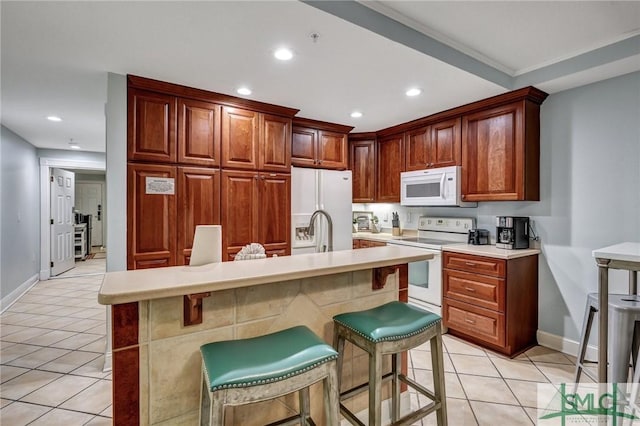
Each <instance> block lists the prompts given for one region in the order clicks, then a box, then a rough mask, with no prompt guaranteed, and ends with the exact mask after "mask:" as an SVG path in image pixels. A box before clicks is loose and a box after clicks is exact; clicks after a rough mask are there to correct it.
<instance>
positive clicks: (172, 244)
mask: <svg viewBox="0 0 640 426" xmlns="http://www.w3.org/2000/svg"><path fill="white" fill-rule="evenodd" d="M128 173H129V178H128V196H127V199H128V203H127V213H128V214H127V220H128V223H127V243H128V255H127V269H145V268H159V267H163V266H175V265H188V264H189V258H190V256H191V247H192V244H193V236H194V234H195V229H196V226H197V225H219V224H220V170H219V169H209V168H200V167H175V166H164V165H151V164H137V163H129V165H128ZM155 178H162V179H173V183H174V186H173V193H166V194H162V193H158V187H159V186H161V185H163V184H164V183H165V182H163V181H157V182H155V183H154V182H153V181H152V180H153V179H155ZM154 185H156V189H154Z"/></svg>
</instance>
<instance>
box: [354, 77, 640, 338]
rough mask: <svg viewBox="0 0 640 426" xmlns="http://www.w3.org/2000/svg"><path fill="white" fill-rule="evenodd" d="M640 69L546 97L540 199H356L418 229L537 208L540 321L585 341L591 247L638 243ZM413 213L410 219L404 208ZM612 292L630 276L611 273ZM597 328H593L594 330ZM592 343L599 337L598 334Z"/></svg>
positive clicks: (490, 221)
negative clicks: (459, 203) (450, 219)
mask: <svg viewBox="0 0 640 426" xmlns="http://www.w3.org/2000/svg"><path fill="white" fill-rule="evenodd" d="M639 121H640V73H638V72H636V73H632V74H627V75H624V76H621V77H616V78H613V79H609V80H605V81H601V82H599V83H594V84H590V85H587V86H582V87H579V88H575V89H571V90H567V91H564V92H560V93H557V94H554V95H551V96H549V97H548V98H547V100H546V101H545V102H544V104H542V109H541V136H540V145H541V146H540V155H541V159H540V172H541V173H540V175H541V178H540V185H541V188H540V197H541V199H540V201H539V202H493V203H479V204H478V207H477V208H471V209H469V208H437V207H436V208H424V207H422V208H419V207H411V208H408V207H401V206H399V205H398V204H354V205H353V208H354V210H363V209H364V210H372V211H374V212H375V213H376V214H377V215H378V216H379V218H380V220H381V221H382V225H383V227H390V226H391V224H390V223H391V222H390V221H389V222H384V221H383V216H384V215H385V214H388V212H390V211H398V212H400V219H401V225H402V227H403V228H406V229H415V228H416V217H417V216H419V215H432V216H454V217H463V216H464V217H474V218H476V219H477V227H479V228H486V229H488V230H490V231H491V234H492V237H493V238H495V216H500V215H509V216H530V217H531V219H532V220H533V226H534V229H535V231H536V233H537V234H538V235H539V236H540V237H541V244H542V245H541V249H542V255H541V256H540V262H539V274H540V277H539V299H540V300H539V313H540V315H539V329H540V330H542V331H545V332H548V333H551V334H554V335H557V336H563V337H566V338H568V339H571V340H578V338H579V335H580V329H581V327H582V319H583V313H584V304H585V302H586V295H587V293H589V292H594V291H597V268H596V265H595V261H594V259H593V258H592V256H591V252H592V251H593V250H594V249H597V248H600V247H605V246H608V245H612V244H616V243H618V242H623V241H638V242H640V125H639V124H638V123H639ZM408 212H410V213H412V216H413V218H412V221H411V222H407V220H406V213H408ZM610 277H611V285H612V287H611V288H612V289H613V290H614V291H627V282H628V278H627V277H628V275H627V274H626V273H624V272H622V271H612V272H610ZM593 334H596V333H593ZM592 341H593V340H592Z"/></svg>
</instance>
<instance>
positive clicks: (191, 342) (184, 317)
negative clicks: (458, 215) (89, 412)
mask: <svg viewBox="0 0 640 426" xmlns="http://www.w3.org/2000/svg"><path fill="white" fill-rule="evenodd" d="M431 257H432V255H431V254H429V253H425V251H423V250H419V249H414V248H410V247H399V246H389V247H375V248H369V249H361V250H345V251H337V252H330V253H315V254H303V255H298V256H286V257H277V258H268V259H256V260H250V261H243V262H225V263H215V264H209V265H204V266H198V267H188V266H176V267H169V268H157V269H147V270H135V271H123V272H110V273H107V274H106V275H105V278H104V281H103V284H102V287H101V289H100V292H99V295H98V301H99V302H100V303H102V304H105V305H112V317H113V331H112V341H113V419H114V424H118V425H130V424H131V425H135V424H185V425H187V424H193V425H195V424H197V421H198V407H199V398H200V380H201V376H200V362H201V361H200V353H199V348H200V345H202V344H204V343H208V342H213V341H219V340H228V339H240V338H247V337H254V336H259V335H263V334H267V333H271V332H274V331H278V330H282V329H285V328H288V327H292V326H295V325H306V326H307V327H309V328H310V329H311V330H313V331H314V332H315V333H316V334H318V335H319V336H321V337H322V338H323V339H324V340H325V341H327V342H329V343H331V342H332V339H333V322H332V317H333V316H334V315H336V314H339V313H343V312H349V311H355V310H362V309H369V308H372V307H374V306H377V305H381V304H383V303H386V302H389V301H392V300H398V298H399V295H400V296H401V294H402V293H401V292H402V291H404V292H406V285H407V282H406V281H407V267H406V264H407V263H409V262H415V261H419V260H428V259H430V258H431ZM400 298H401V299H402V298H403V297H400ZM387 364H388V362H387ZM367 368H368V360H367V356H366V354H365V353H364V352H360V351H359V350H354V349H353V348H352V347H351V346H349V347H348V348H347V350H346V353H345V360H344V367H343V382H342V385H343V387H344V388H348V387H351V386H352V385H353V384H360V383H364V382H366V381H367V377H368V376H367V374H368V373H367ZM311 399H312V407H311V408H312V415H313V416H314V418H315V419H316V421H317V422H318V423H319V424H323V423H322V420H323V413H322V411H323V410H322V393H321V386H320V385H319V384H316V385H314V386H313V387H312V389H311ZM296 406H297V397H296V396H295V395H289V396H287V397H285V398H281V399H279V400H277V401H270V402H264V403H258V404H253V405H250V406H242V407H234V408H232V409H229V411H228V413H227V417H228V419H229V423H228V424H237V425H243V426H244V425H254V424H265V423H268V422H271V421H274V420H276V419H279V418H282V417H286V416H287V415H290V414H291V411H292V409H293V408H295V407H296ZM349 406H350V407H349V408H351V409H352V410H353V411H356V412H357V411H359V410H362V409H365V408H366V407H367V395H366V394H362V395H360V397H359V398H354V400H352V401H349Z"/></svg>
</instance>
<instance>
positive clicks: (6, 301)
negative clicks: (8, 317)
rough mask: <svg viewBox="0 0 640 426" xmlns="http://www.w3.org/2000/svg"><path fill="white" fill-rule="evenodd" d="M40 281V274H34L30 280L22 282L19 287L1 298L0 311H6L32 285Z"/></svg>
mask: <svg viewBox="0 0 640 426" xmlns="http://www.w3.org/2000/svg"><path fill="white" fill-rule="evenodd" d="M37 282H38V274H34V275H33V276H31V277H29V279H28V280H26V281H25V282H23V283H22V284H20V286H19V287H18V288H16V289H15V290H13V291H12V292H11V293H9V294H7V295H6V296H4V297H3V298H2V300H0V312H4V311H6V310H7V309H8V308H9V306H11V305H13V303H14V302H15V301H16V300H18V299H19V298H20V296H22V295H23V294H25V293H26V292H27V291H29V289H30V288H31V287H33V286H34V285H35V283H37Z"/></svg>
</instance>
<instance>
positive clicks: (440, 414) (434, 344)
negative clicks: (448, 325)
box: [431, 324, 448, 426]
mask: <svg viewBox="0 0 640 426" xmlns="http://www.w3.org/2000/svg"><path fill="white" fill-rule="evenodd" d="M437 327H438V332H437V334H436V335H435V337H433V338H432V339H431V362H432V364H433V367H432V368H433V387H434V394H435V396H436V401H440V408H439V409H438V410H436V419H437V423H438V426H446V425H447V424H448V420H447V393H446V391H445V379H444V354H443V353H442V329H441V325H440V324H438V326H437Z"/></svg>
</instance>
